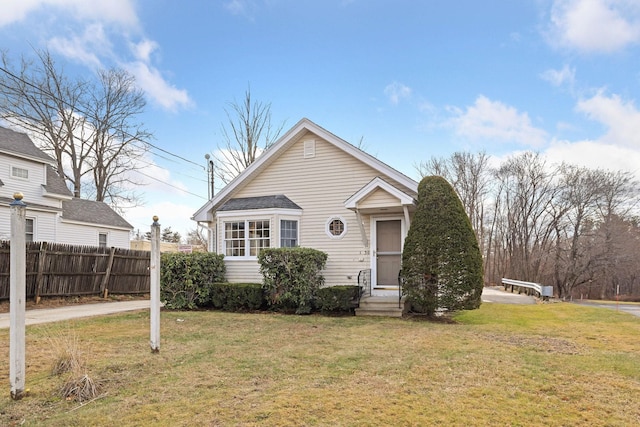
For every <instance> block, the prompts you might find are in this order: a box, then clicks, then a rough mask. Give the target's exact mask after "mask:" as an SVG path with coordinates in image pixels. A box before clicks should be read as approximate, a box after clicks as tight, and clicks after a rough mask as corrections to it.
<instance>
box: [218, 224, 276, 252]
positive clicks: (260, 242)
mask: <svg viewBox="0 0 640 427" xmlns="http://www.w3.org/2000/svg"><path fill="white" fill-rule="evenodd" d="M270 246H271V233H270V222H269V221H268V220H259V221H232V222H225V223H224V248H225V249H224V253H225V255H226V256H230V257H244V256H252V257H255V256H258V253H260V250H261V249H262V248H268V247H270Z"/></svg>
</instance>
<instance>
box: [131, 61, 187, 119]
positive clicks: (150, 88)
mask: <svg viewBox="0 0 640 427" xmlns="http://www.w3.org/2000/svg"><path fill="white" fill-rule="evenodd" d="M124 67H125V68H126V69H127V70H128V71H129V72H130V73H131V74H133V75H134V76H135V78H136V83H137V85H138V86H139V87H140V88H141V89H142V90H143V91H144V92H145V93H146V94H147V95H148V96H149V97H150V98H151V99H152V100H153V101H154V102H156V103H157V104H159V105H160V106H162V107H163V108H165V109H167V110H171V111H175V110H177V109H179V108H185V107H189V106H191V105H192V101H191V98H189V94H188V93H187V91H186V90H184V89H178V88H176V87H175V86H172V85H171V84H170V83H168V82H167V81H166V80H165V79H164V78H163V77H162V75H161V74H160V72H159V71H158V70H157V69H156V68H154V67H151V66H149V65H148V64H145V63H144V62H140V61H136V62H130V63H127V64H124Z"/></svg>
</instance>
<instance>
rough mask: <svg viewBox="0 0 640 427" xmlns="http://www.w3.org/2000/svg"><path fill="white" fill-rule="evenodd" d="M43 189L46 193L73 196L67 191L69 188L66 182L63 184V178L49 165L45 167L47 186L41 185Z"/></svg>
mask: <svg viewBox="0 0 640 427" xmlns="http://www.w3.org/2000/svg"><path fill="white" fill-rule="evenodd" d="M43 187H44V188H45V190H47V192H48V193H53V194H61V195H63V196H73V193H72V192H71V190H69V187H67V184H66V182H64V178H62V177H61V176H60V175H58V172H56V170H55V169H54V168H53V167H51V166H49V165H47V185H43Z"/></svg>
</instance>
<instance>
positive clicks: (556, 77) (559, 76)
mask: <svg viewBox="0 0 640 427" xmlns="http://www.w3.org/2000/svg"><path fill="white" fill-rule="evenodd" d="M540 77H541V78H542V79H543V80H546V81H548V82H549V83H551V84H552V85H554V86H562V85H565V84H566V85H568V86H570V87H571V86H573V84H574V83H575V80H576V69H575V68H571V67H569V66H568V65H565V66H564V67H562V69H561V70H554V69H549V70H546V71H545V72H543V73H542V74H540Z"/></svg>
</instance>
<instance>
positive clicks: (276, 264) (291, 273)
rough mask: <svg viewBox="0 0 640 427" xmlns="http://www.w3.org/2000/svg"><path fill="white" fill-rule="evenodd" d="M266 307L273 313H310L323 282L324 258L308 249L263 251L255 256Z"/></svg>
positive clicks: (272, 249)
mask: <svg viewBox="0 0 640 427" xmlns="http://www.w3.org/2000/svg"><path fill="white" fill-rule="evenodd" d="M258 262H259V263H260V272H261V273H262V277H263V282H262V286H263V288H264V290H265V297H266V299H267V303H268V304H269V305H271V306H272V307H273V308H275V309H281V310H285V311H286V310H295V312H296V314H308V313H311V310H312V305H313V300H314V299H315V296H316V293H317V291H318V289H320V286H321V285H322V284H323V283H324V278H323V277H322V274H320V271H321V270H322V269H323V268H324V265H325V263H326V262H327V254H326V253H324V252H322V251H318V250H316V249H310V248H266V249H262V250H261V251H260V254H259V255H258Z"/></svg>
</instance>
